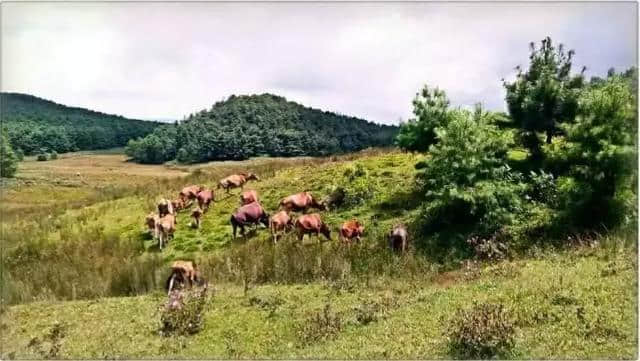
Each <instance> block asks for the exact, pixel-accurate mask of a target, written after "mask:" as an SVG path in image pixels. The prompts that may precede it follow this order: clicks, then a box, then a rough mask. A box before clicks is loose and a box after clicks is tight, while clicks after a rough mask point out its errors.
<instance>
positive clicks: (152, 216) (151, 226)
mask: <svg viewBox="0 0 640 361" xmlns="http://www.w3.org/2000/svg"><path fill="white" fill-rule="evenodd" d="M158 222H160V217H159V216H158V215H157V214H156V213H153V212H151V213H149V214H148V215H147V217H146V218H145V219H144V224H145V225H146V226H147V231H148V232H149V234H151V236H153V239H155V238H156V237H157V233H156V224H158Z"/></svg>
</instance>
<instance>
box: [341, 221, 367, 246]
mask: <svg viewBox="0 0 640 361" xmlns="http://www.w3.org/2000/svg"><path fill="white" fill-rule="evenodd" d="M362 233H364V226H363V225H362V224H361V223H360V222H358V220H357V219H355V218H354V219H352V220H350V221H346V222H344V223H343V224H342V227H340V236H341V238H342V241H343V242H351V241H352V240H353V239H355V240H356V241H358V242H360V236H362Z"/></svg>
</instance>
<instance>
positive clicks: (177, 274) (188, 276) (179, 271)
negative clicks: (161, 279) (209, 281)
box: [165, 261, 204, 294]
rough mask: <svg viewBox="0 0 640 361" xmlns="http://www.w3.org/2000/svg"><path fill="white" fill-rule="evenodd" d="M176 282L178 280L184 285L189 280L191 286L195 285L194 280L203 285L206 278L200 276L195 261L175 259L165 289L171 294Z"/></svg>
mask: <svg viewBox="0 0 640 361" xmlns="http://www.w3.org/2000/svg"><path fill="white" fill-rule="evenodd" d="M176 282H178V284H180V285H181V286H182V287H184V286H185V285H186V283H187V282H189V287H193V283H194V282H195V283H196V284H197V285H199V286H202V285H203V284H204V279H203V278H202V277H200V272H198V269H197V268H196V264H195V262H193V261H174V262H173V264H172V265H171V274H170V275H169V278H167V281H166V283H165V289H166V290H167V292H168V293H169V294H171V291H172V290H173V286H174V285H175V283H176Z"/></svg>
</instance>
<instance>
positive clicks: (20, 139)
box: [0, 93, 159, 155]
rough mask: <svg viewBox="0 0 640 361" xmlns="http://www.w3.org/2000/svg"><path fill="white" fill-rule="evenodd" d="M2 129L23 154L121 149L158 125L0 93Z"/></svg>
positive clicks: (30, 97)
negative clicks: (131, 140)
mask: <svg viewBox="0 0 640 361" xmlns="http://www.w3.org/2000/svg"><path fill="white" fill-rule="evenodd" d="M0 102H1V103H0V114H1V116H2V126H3V128H5V130H6V132H7V135H8V137H9V141H10V143H11V145H12V146H13V148H14V149H16V150H17V149H20V150H22V152H23V153H24V154H27V155H29V154H35V153H39V152H49V151H56V152H58V153H62V152H70V151H76V150H91V149H104V148H112V147H121V146H124V145H126V144H127V142H128V141H129V139H133V138H138V137H142V136H145V135H147V134H149V133H150V132H151V131H153V129H154V128H156V127H157V126H158V125H159V123H157V122H147V121H142V120H134V119H127V118H124V117H122V116H118V115H111V114H105V113H101V112H95V111H91V110H88V109H84V108H74V107H68V106H65V105H61V104H57V103H54V102H52V101H49V100H45V99H41V98H38V97H35V96H32V95H28V94H20V93H1V94H0Z"/></svg>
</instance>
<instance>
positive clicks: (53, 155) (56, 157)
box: [49, 150, 58, 160]
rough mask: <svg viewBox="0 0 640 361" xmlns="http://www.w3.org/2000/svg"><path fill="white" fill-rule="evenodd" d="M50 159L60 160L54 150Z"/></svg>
mask: <svg viewBox="0 0 640 361" xmlns="http://www.w3.org/2000/svg"><path fill="white" fill-rule="evenodd" d="M49 159H52V160H53V159H58V153H57V152H56V151H55V150H54V151H51V155H50V156H49Z"/></svg>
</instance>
